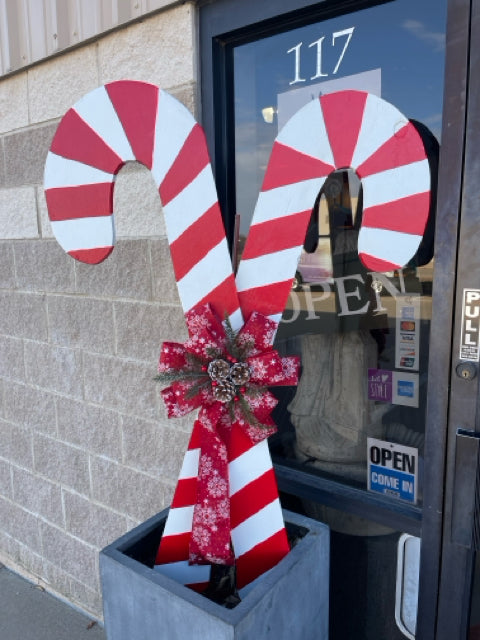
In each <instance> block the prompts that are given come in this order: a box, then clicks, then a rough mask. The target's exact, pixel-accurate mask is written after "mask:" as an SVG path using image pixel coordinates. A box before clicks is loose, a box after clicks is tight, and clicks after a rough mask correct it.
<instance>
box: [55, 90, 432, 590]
mask: <svg viewBox="0 0 480 640" xmlns="http://www.w3.org/2000/svg"><path fill="white" fill-rule="evenodd" d="M129 160H138V161H139V162H141V163H142V164H144V165H145V166H147V167H148V168H149V169H150V170H151V172H152V175H153V177H154V179H155V182H156V184H157V186H158V189H159V194H160V198H161V201H162V205H163V208H164V212H165V218H166V226H167V235H168V239H169V243H170V248H171V253H172V261H173V266H174V271H175V276H176V280H177V284H178V288H179V294H180V299H181V301H182V305H183V309H184V311H185V313H186V312H187V311H189V310H190V309H191V308H192V307H194V306H196V305H197V304H199V303H201V302H206V301H208V302H210V304H211V305H212V307H213V308H214V310H215V311H216V312H217V313H218V314H219V315H220V316H222V315H223V313H224V312H225V311H226V312H227V313H228V314H229V315H230V317H231V320H232V325H233V326H234V328H239V327H240V326H241V325H242V322H243V319H242V315H243V317H245V318H247V317H248V316H249V315H250V313H251V312H252V311H254V310H255V311H259V312H261V313H263V314H265V315H269V316H270V317H272V319H274V320H276V321H277V322H278V321H279V319H280V316H281V313H282V312H283V309H284V306H285V302H286V299H287V297H288V293H289V291H290V288H291V283H292V280H293V274H294V273H295V267H296V264H297V262H298V258H299V255H300V251H301V247H302V244H303V241H304V237H305V233H306V227H307V224H308V220H309V218H310V212H311V208H312V203H313V202H314V200H315V198H316V195H317V194H318V192H319V191H320V189H321V187H322V185H323V183H324V181H325V179H326V178H327V176H328V175H329V174H330V173H331V171H333V170H335V169H336V168H343V167H350V166H351V167H353V168H355V169H356V171H357V173H358V175H359V176H360V177H361V178H362V181H363V189H364V214H363V221H362V228H361V231H360V236H359V254H360V257H361V259H362V261H363V262H364V264H365V265H366V266H367V267H368V268H370V269H372V270H388V269H391V268H393V267H400V266H403V265H404V264H406V262H408V260H410V259H411V258H412V257H413V256H414V255H415V253H416V251H417V249H418V246H419V244H420V241H421V239H422V234H423V232H424V229H425V225H426V222H427V218H428V210H429V202H430V173H429V167H428V161H427V157H426V153H425V149H424V147H423V143H422V141H421V138H420V136H419V135H418V133H417V132H416V130H415V129H414V127H413V126H412V125H410V123H409V122H408V120H407V119H406V118H405V117H404V116H403V115H402V114H400V112H399V111H398V110H397V109H395V107H393V106H392V105H390V104H388V103H386V102H385V101H383V100H381V99H379V98H376V97H375V96H372V95H370V94H367V93H365V92H358V91H345V92H339V93H336V94H330V95H327V96H323V97H322V98H321V99H320V101H314V102H312V103H310V104H308V105H307V106H306V107H304V108H303V109H301V110H300V111H299V112H298V113H297V114H296V115H295V116H293V118H292V119H291V120H290V121H289V122H288V123H287V124H286V125H285V127H284V128H283V129H282V131H281V132H280V134H279V136H278V137H277V139H276V141H275V144H274V148H273V152H272V156H271V159H270V162H269V165H268V168H267V172H266V176H265V180H264V183H263V187H262V192H261V194H260V197H259V200H258V204H257V207H256V210H255V215H254V219H253V222H252V227H251V230H250V234H249V238H248V242H247V245H246V247H245V251H244V255H243V257H242V262H241V264H240V268H239V272H238V275H237V278H236V285H237V288H238V291H239V296H237V288H236V287H235V279H234V276H233V273H232V270H231V264H230V258H229V254H228V248H227V243H226V239H225V233H224V230H223V224H222V222H221V215H220V211H219V207H218V202H217V195H216V189H215V184H214V181H213V176H212V172H211V167H210V163H209V158H208V151H207V148H206V144H205V140H204V136H203V132H202V130H201V129H200V127H199V125H198V124H197V123H196V122H195V120H194V119H193V118H192V116H191V115H190V113H189V112H188V111H187V110H186V109H185V108H184V107H183V106H182V105H181V104H180V103H178V102H177V101H176V100H174V99H173V98H172V97H171V96H169V95H168V94H166V93H165V92H163V91H161V90H159V89H158V88H157V87H155V86H153V85H149V84H145V83H140V82H134V81H120V82H113V83H111V84H108V85H105V87H100V88H99V89H96V90H95V91H92V92H91V93H89V94H87V95H86V96H84V97H83V98H82V99H81V100H80V101H79V102H78V103H77V104H75V105H74V107H72V109H70V110H69V111H68V112H67V114H66V115H65V116H64V118H63V119H62V121H61V122H60V125H59V127H58V130H57V133H56V135H55V137H54V140H53V142H52V147H51V151H50V153H49V155H48V157H47V162H46V167H45V190H46V197H47V205H48V209H49V215H50V219H51V221H52V226H53V231H54V233H55V236H56V237H57V240H58V241H59V243H60V245H61V246H62V247H63V248H64V250H65V251H67V252H68V253H69V254H70V255H72V257H74V258H76V259H78V260H81V261H84V262H87V263H90V264H96V263H98V262H101V261H102V260H104V259H105V258H106V257H107V256H108V255H109V254H110V252H111V251H112V248H113V245H114V227H113V214H112V199H113V198H112V196H113V187H114V181H115V175H116V174H117V172H118V171H119V169H120V168H121V167H122V166H123V164H124V163H125V162H127V161H129ZM239 298H240V304H241V310H240V304H239ZM234 449H235V453H234V455H233V456H231V457H230V461H229V472H230V480H231V498H232V519H233V521H234V523H235V527H234V528H233V530H232V540H233V544H234V548H235V554H236V563H237V570H238V572H239V576H240V579H239V586H240V587H242V586H244V585H246V584H248V583H249V582H251V581H252V580H253V579H254V578H255V577H257V576H258V575H260V574H261V573H262V572H263V571H265V570H267V569H268V568H270V567H272V566H274V565H275V564H276V562H278V560H279V559H280V558H281V557H282V555H284V554H285V552H286V537H285V531H284V527H283V520H282V517H281V510H280V505H279V501H278V497H275V498H273V499H272V491H271V482H272V477H273V470H272V464H271V459H270V456H269V453H268V448H267V446H266V443H265V442H261V443H259V444H257V445H255V446H253V447H251V446H245V444H244V443H242V440H241V437H237V439H236V441H235V447H234ZM198 455H199V448H198V443H197V442H196V434H195V430H194V431H193V433H192V438H191V442H190V445H189V449H188V451H187V453H186V455H185V460H184V464H183V467H182V471H181V474H180V479H179V483H178V485H177V489H176V491H175V494H174V498H173V502H172V508H171V509H170V513H169V517H168V519H167V523H166V528H165V532H164V535H163V537H162V547H161V550H160V556H161V557H160V560H159V562H161V563H162V564H161V565H159V567H158V568H159V569H161V570H162V571H164V572H165V573H168V574H169V575H171V576H172V577H174V578H175V579H177V580H179V581H181V582H183V583H184V584H189V585H194V584H196V583H197V584H198V583H204V582H205V581H206V580H208V573H209V572H208V567H207V568H206V569H205V567H201V566H190V565H188V562H187V559H188V551H187V550H186V549H185V540H187V539H188V536H189V535H190V533H191V529H192V513H193V504H194V497H192V493H193V492H194V481H195V478H196V476H197V473H198ZM267 486H268V489H267ZM242 492H243V493H247V494H249V495H251V496H255V497H256V498H257V500H256V501H255V502H254V504H252V505H251V506H250V507H249V508H245V506H244V505H242V507H241V508H238V506H235V505H236V504H237V502H238V501H236V500H235V497H236V496H237V495H240V494H241V493H242ZM258 496H265V497H264V498H260V499H258ZM262 500H263V501H262ZM247 507H248V502H247ZM262 559H263V561H262ZM265 559H266V560H265Z"/></svg>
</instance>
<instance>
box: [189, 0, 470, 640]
mask: <svg viewBox="0 0 480 640" xmlns="http://www.w3.org/2000/svg"><path fill="white" fill-rule="evenodd" d="M391 1H395V0H336V1H335V0H323V1H321V2H318V1H314V0H301V1H299V0H265V1H264V2H262V3H258V1H257V0H242V2H238V1H237V0H215V1H213V2H212V1H211V0H201V1H200V2H199V7H200V12H199V27H200V46H201V49H200V51H201V78H202V83H201V95H202V122H203V126H204V128H205V132H206V136H207V142H208V144H209V148H210V151H211V155H212V164H213V165H214V168H215V174H216V182H217V189H218V193H219V201H220V204H221V207H222V212H223V214H224V218H225V225H226V230H227V234H228V235H229V236H230V237H231V236H232V235H233V220H234V214H235V193H234V185H235V173H234V167H233V162H231V156H232V153H233V151H234V150H233V146H232V142H231V141H232V139H233V138H232V131H233V115H234V114H233V104H232V103H233V101H232V100H230V99H229V96H231V95H232V92H233V55H232V51H233V47H234V46H235V45H237V44H240V43H246V42H249V41H253V40H256V39H257V38H260V37H264V36H267V35H272V34H274V33H276V32H278V31H279V30H281V29H282V30H283V29H285V28H286V27H288V28H295V27H298V26H302V25H303V24H307V23H309V22H314V21H316V20H320V19H326V18H330V17H333V16H335V15H340V14H342V13H345V12H348V11H351V10H359V9H362V8H366V7H372V6H375V5H378V4H383V3H384V2H391ZM472 2H474V3H475V4H476V5H480V0H448V18H447V36H446V60H445V89H444V108H443V129H442V148H443V149H447V150H448V153H445V152H444V153H442V152H441V154H440V165H439V180H438V198H437V223H436V227H437V230H436V236H435V256H436V257H435V269H434V274H435V275H434V284H433V300H432V302H433V307H432V321H431V333H430V355H429V368H428V386H427V390H428V391H427V395H428V400H427V416H426V425H425V431H426V441H425V470H424V498H423V505H422V507H418V506H414V505H407V504H403V503H400V502H398V503H396V502H394V501H392V502H391V503H390V504H389V503H388V501H386V500H385V499H384V498H383V497H381V496H376V495H375V494H371V493H370V494H368V493H367V492H366V491H364V490H363V489H356V488H354V487H350V486H348V485H344V484H342V483H340V482H336V481H334V480H330V479H326V478H322V477H319V476H313V475H311V474H309V473H306V472H302V471H298V470H297V469H292V468H290V467H288V466H286V465H282V464H275V471H276V475H277V481H278V485H279V488H280V490H281V491H283V492H285V493H288V494H292V495H295V496H299V497H300V498H303V499H308V500H313V501H317V502H321V503H322V504H325V505H327V506H332V507H335V508H336V509H340V510H345V511H348V512H350V513H352V514H355V515H359V516H363V517H365V518H368V519H372V520H374V521H376V522H379V523H380V524H384V525H387V526H390V527H392V528H395V529H397V530H399V531H405V532H407V533H410V534H413V535H416V536H421V537H422V547H421V561H420V580H419V603H418V617H417V636H416V637H417V638H421V639H422V640H427V639H433V638H435V637H437V636H436V634H437V620H439V619H440V620H442V619H443V617H442V616H443V615H444V614H443V613H442V611H443V610H444V608H445V607H446V606H447V605H448V597H447V599H446V600H445V599H443V596H442V599H440V573H441V570H442V576H443V575H445V576H446V575H447V574H445V570H446V567H443V568H442V564H444V556H443V554H445V553H448V549H447V548H446V547H445V544H443V542H444V527H443V514H444V500H445V498H446V499H447V501H448V495H449V494H448V491H449V485H448V482H447V484H445V477H446V476H445V468H446V467H445V464H446V452H447V420H448V415H449V402H450V401H451V400H454V394H455V391H456V386H458V385H456V384H453V383H452V394H453V395H452V398H450V397H449V394H448V393H447V389H449V388H450V384H451V375H453V374H452V371H454V364H456V363H454V361H453V357H452V340H453V317H452V315H453V314H452V309H453V308H454V301H455V291H456V279H455V272H456V263H457V250H458V247H457V234H458V219H459V215H460V204H461V202H462V184H463V179H464V176H463V173H464V165H465V159H467V160H468V158H469V157H470V156H468V153H470V155H471V156H472V158H470V162H472V160H473V156H474V154H475V152H474V146H475V145H474V143H473V142H471V143H470V144H469V145H467V156H466V158H465V157H464V154H465V140H466V134H467V97H468V107H469V114H470V109H472V108H473V106H474V104H473V100H474V97H476V98H477V113H478V115H477V117H475V118H472V117H471V116H470V115H469V120H468V132H470V133H469V135H470V134H471V135H472V141H473V140H475V141H476V142H477V143H478V142H480V140H478V138H479V137H480V122H479V121H480V111H479V109H480V95H479V93H480V81H478V80H477V82H476V85H477V90H476V91H474V87H473V86H472V82H473V81H474V74H472V80H471V81H470V86H469V76H468V74H469V68H472V69H474V68H475V67H474V64H473V63H471V64H470V67H469V53H470V52H469V48H470V20H471V15H470V13H471V6H470V5H471V4H472ZM477 13H478V12H477ZM478 22H479V24H478V26H477V28H476V34H475V35H477V37H479V38H480V19H479V20H478ZM478 55H480V49H479V51H478ZM472 60H473V61H474V62H475V56H474V57H472ZM479 66H480V65H479ZM479 66H477V68H479ZM474 93H475V94H476V95H475V96H474ZM475 124H477V133H476V135H475V134H474V132H473V129H474V127H475ZM477 147H478V144H477ZM471 166H474V165H473V164H472V165H471ZM470 173H471V172H470ZM470 173H469V171H468V167H467V171H466V179H467V178H468V177H469V180H470V181H471V184H472V187H473V186H474V185H476V184H479V186H480V181H479V180H478V177H477V179H476V183H475V176H474V175H470ZM467 184H469V183H467V181H466V182H465V185H467ZM472 199H473V197H472ZM477 206H478V205H477ZM464 209H465V202H464V203H463V210H462V215H463V211H464ZM471 215H472V214H471ZM462 224H463V218H462ZM469 241H470V242H472V239H471V238H470V239H469ZM478 282H480V280H478ZM467 286H472V285H467ZM457 319H458V311H457ZM454 348H456V347H455V343H454ZM452 380H453V379H452ZM477 380H478V378H477ZM454 382H456V381H454ZM462 382H463V381H462ZM449 446H450V449H451V443H450V445H449ZM450 449H449V455H450V457H451V455H452V454H451V451H450ZM450 475H451V472H450ZM447 478H448V475H447ZM445 489H446V491H447V493H446V494H445V493H444V490H445ZM445 513H446V516H448V510H446V512H445ZM442 544H443V547H442ZM454 565H455V562H454V561H453V563H452V566H454ZM445 579H446V578H445ZM442 593H443V592H442ZM439 607H440V608H439ZM445 617H448V612H447V613H446V615H445ZM457 629H458V627H457ZM438 637H445V638H447V637H448V638H449V640H452V638H455V637H457V636H455V635H453V636H452V635H450V636H447V635H445V636H438Z"/></svg>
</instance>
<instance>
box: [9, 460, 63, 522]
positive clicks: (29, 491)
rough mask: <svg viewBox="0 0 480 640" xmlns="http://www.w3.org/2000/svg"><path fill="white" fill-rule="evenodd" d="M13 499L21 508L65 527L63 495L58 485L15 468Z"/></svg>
mask: <svg viewBox="0 0 480 640" xmlns="http://www.w3.org/2000/svg"><path fill="white" fill-rule="evenodd" d="M12 471H13V497H14V501H15V502H16V503H17V504H19V505H20V506H21V507H23V508H24V509H26V510H27V511H30V512H31V513H33V514H37V515H39V516H42V517H43V518H45V519H46V520H49V521H50V522H53V524H56V525H58V526H61V527H63V525H64V522H63V508H62V493H61V489H60V487H59V486H58V485H56V484H53V483H52V482H49V481H48V480H45V479H44V478H40V477H39V476H38V475H34V474H32V473H30V472H28V471H25V470H24V469H19V468H18V467H13V469H12Z"/></svg>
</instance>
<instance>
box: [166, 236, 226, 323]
mask: <svg viewBox="0 0 480 640" xmlns="http://www.w3.org/2000/svg"><path fill="white" fill-rule="evenodd" d="M232 273H233V272H232V265H231V262H230V255H229V253H228V245H227V240H226V238H222V240H220V242H219V243H218V244H217V246H216V247H213V249H211V250H210V251H209V253H207V255H206V256H205V257H204V258H202V259H201V260H200V261H199V262H197V263H196V265H195V266H194V267H192V269H190V271H189V272H188V273H187V274H186V275H185V276H184V277H183V278H182V279H181V280H179V281H178V282H177V288H178V293H179V295H180V300H181V301H182V306H183V310H184V311H185V312H187V311H188V310H190V309H191V308H192V307H194V306H195V305H196V304H197V303H198V302H199V301H200V300H202V298H204V297H205V296H206V295H208V294H209V293H210V292H211V291H212V290H213V289H215V288H216V287H218V285H219V284H221V283H222V282H223V281H224V280H225V279H226V278H228V276H230V275H232Z"/></svg>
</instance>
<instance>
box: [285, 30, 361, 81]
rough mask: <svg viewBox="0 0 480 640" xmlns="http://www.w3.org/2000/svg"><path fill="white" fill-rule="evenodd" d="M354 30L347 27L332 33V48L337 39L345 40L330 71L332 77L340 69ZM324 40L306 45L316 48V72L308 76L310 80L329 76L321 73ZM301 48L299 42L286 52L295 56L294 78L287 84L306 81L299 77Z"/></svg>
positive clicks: (301, 44)
mask: <svg viewBox="0 0 480 640" xmlns="http://www.w3.org/2000/svg"><path fill="white" fill-rule="evenodd" d="M354 29H355V27H349V28H348V29H343V30H342V31H334V32H333V33H332V47H335V41H336V40H337V39H338V38H342V37H344V38H346V40H345V41H344V43H343V49H342V50H341V52H340V55H339V57H338V60H337V64H336V65H335V67H334V69H333V71H332V75H335V74H336V73H337V71H338V70H339V69H340V65H341V64H342V60H343V57H344V55H345V52H346V51H347V49H348V45H349V44H350V40H351V39H352V35H353V30H354ZM324 40H325V36H322V37H321V38H319V39H318V40H315V42H311V43H310V44H309V45H308V47H309V48H312V47H316V48H317V64H316V71H315V75H313V76H310V80H316V79H317V78H326V77H327V76H328V75H329V74H328V73H323V71H322V47H323V41H324ZM302 46H303V42H299V43H298V44H297V45H295V46H294V47H292V48H291V49H289V50H288V51H287V53H294V54H295V77H294V79H293V80H292V81H291V82H289V84H297V82H305V80H306V78H302V77H301V76H300V56H301V49H302Z"/></svg>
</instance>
